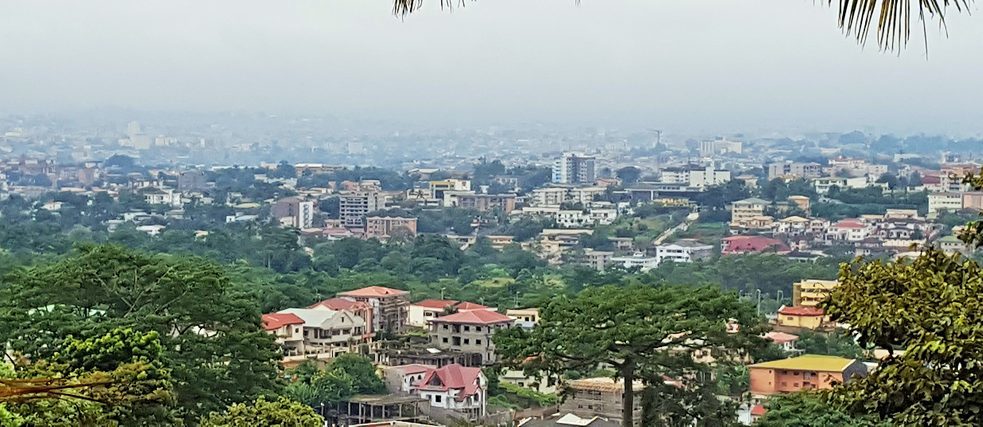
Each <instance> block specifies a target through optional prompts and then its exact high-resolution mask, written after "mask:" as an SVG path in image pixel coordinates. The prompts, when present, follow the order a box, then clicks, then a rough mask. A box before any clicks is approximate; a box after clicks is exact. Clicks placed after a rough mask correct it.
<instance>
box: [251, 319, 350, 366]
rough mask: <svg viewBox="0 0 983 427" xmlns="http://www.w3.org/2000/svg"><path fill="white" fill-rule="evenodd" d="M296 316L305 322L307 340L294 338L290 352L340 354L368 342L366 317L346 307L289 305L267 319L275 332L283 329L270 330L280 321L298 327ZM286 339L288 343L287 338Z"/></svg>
mask: <svg viewBox="0 0 983 427" xmlns="http://www.w3.org/2000/svg"><path fill="white" fill-rule="evenodd" d="M291 315H292V316H291ZM295 318H299V319H300V320H302V321H303V326H302V329H303V331H302V333H303V341H301V342H297V341H296V340H295V339H294V340H292V341H290V342H289V344H291V345H292V347H290V348H289V349H288V355H290V353H295V354H298V355H326V356H327V357H336V356H338V355H339V354H342V353H349V352H353V351H356V350H357V346H358V345H360V344H362V343H364V342H365V341H364V336H365V327H366V326H365V319H362V318H361V317H359V316H357V315H355V314H354V313H352V312H350V311H346V310H328V309H317V308H314V309H311V308H288V309H286V310H281V311H279V312H277V313H273V316H269V317H267V318H266V319H269V320H270V322H271V323H269V324H268V325H269V326H268V327H267V330H268V331H271V332H273V333H277V332H279V331H280V328H277V329H273V330H271V329H269V327H272V326H276V325H277V324H278V323H276V322H277V321H279V322H281V323H282V322H290V323H289V325H290V326H291V327H294V328H296V325H298V323H296V319H295ZM266 319H264V321H265V320H266ZM290 337H291V338H296V331H295V330H293V331H291V335H290ZM278 341H279V337H278ZM284 342H285V344H286V343H287V341H286V340H285V341H284Z"/></svg>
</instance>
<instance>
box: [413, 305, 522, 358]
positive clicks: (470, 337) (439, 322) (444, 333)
mask: <svg viewBox="0 0 983 427" xmlns="http://www.w3.org/2000/svg"><path fill="white" fill-rule="evenodd" d="M514 323H515V320H513V319H512V318H511V317H509V316H506V315H504V314H501V313H498V312H495V311H488V310H473V311H464V312H459V313H454V314H449V315H446V316H441V317H437V318H435V319H430V344H431V345H433V346H436V347H438V348H442V349H448V350H457V351H463V352H472V353H477V354H480V355H481V361H480V363H481V364H482V365H491V364H493V363H495V361H496V360H497V359H496V355H495V344H494V343H493V342H492V336H493V335H494V334H495V331H497V330H499V329H503V328H508V327H510V326H512V325H513V324H514Z"/></svg>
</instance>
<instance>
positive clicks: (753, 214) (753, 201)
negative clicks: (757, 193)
mask: <svg viewBox="0 0 983 427" xmlns="http://www.w3.org/2000/svg"><path fill="white" fill-rule="evenodd" d="M768 205H769V203H768V201H767V200H762V199H758V198H750V199H744V200H738V201H736V202H734V203H732V204H731V208H730V225H731V227H745V226H747V225H748V223H749V222H750V221H751V220H752V219H754V218H757V217H762V216H764V214H765V207H766V206H768Z"/></svg>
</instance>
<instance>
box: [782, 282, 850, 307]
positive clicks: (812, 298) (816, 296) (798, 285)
mask: <svg viewBox="0 0 983 427" xmlns="http://www.w3.org/2000/svg"><path fill="white" fill-rule="evenodd" d="M839 284H840V282H838V281H836V280H819V279H805V280H801V281H798V282H795V283H793V284H792V305H793V306H806V307H815V306H816V305H818V304H819V302H820V301H822V300H824V299H826V297H827V296H829V293H830V292H832V291H833V288H835V287H837V286H839Z"/></svg>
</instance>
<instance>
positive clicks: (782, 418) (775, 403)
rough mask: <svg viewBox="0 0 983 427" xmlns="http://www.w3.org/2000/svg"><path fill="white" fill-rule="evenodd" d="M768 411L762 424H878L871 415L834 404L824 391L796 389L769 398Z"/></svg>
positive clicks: (762, 426)
mask: <svg viewBox="0 0 983 427" xmlns="http://www.w3.org/2000/svg"><path fill="white" fill-rule="evenodd" d="M765 409H767V412H765V415H764V416H762V417H761V418H759V419H758V422H757V423H755V426H758V427H789V426H796V427H834V426H835V427H875V426H878V425H882V424H878V423H876V422H874V421H871V420H870V419H869V418H864V417H857V416H855V415H852V414H850V413H848V412H846V411H843V410H842V409H841V408H838V407H835V406H830V404H829V402H827V401H826V399H824V398H823V397H822V396H821V395H817V394H813V393H805V392H802V393H793V394H787V395H778V396H774V397H772V398H770V399H768V403H766V404H765Z"/></svg>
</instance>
